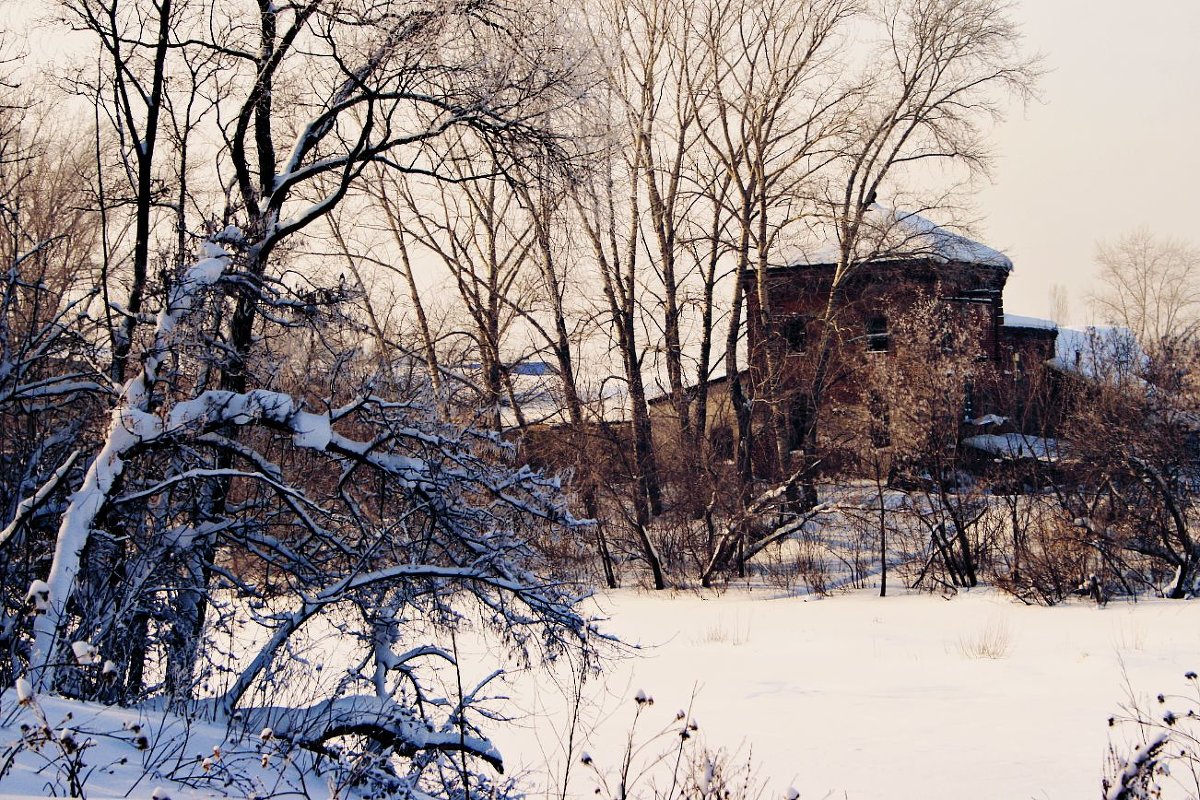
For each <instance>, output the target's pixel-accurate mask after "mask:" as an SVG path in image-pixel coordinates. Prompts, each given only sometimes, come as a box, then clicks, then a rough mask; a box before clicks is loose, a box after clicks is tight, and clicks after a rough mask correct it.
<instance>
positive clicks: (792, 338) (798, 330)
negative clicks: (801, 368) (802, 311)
mask: <svg viewBox="0 0 1200 800" xmlns="http://www.w3.org/2000/svg"><path fill="white" fill-rule="evenodd" d="M783 338H784V341H786V342H787V351H788V352H789V353H803V352H804V351H805V350H806V349H807V348H808V317H790V318H788V319H787V320H786V321H784V323H783Z"/></svg>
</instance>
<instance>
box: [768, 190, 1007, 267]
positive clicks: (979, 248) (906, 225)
mask: <svg viewBox="0 0 1200 800" xmlns="http://www.w3.org/2000/svg"><path fill="white" fill-rule="evenodd" d="M863 226H864V228H865V231H864V232H863V233H862V234H861V235H860V236H859V247H858V250H859V252H858V253H856V256H857V257H858V258H860V259H862V260H863V261H902V260H910V259H927V260H929V261H933V262H936V263H940V264H965V265H968V266H982V267H995V268H999V269H1002V270H1005V271H1006V272H1011V271H1012V268H1013V263H1012V260H1011V259H1010V258H1009V257H1008V256H1006V255H1004V253H1001V252H1000V251H999V250H995V249H993V248H991V247H988V246H987V245H985V244H980V243H979V242H976V241H975V240H973V239H968V238H967V237H966V236H963V235H962V234H960V233H955V232H954V231H952V230H949V229H948V228H944V227H942V226H941V225H937V224H936V223H934V222H931V221H930V220H928V219H926V218H925V217H922V216H921V215H920V214H916V213H913V212H911V211H902V210H899V209H894V208H893V209H889V208H884V207H883V206H881V205H879V204H878V203H876V204H874V205H872V206H871V207H870V208H869V209H867V212H866V213H865V214H864V216H863ZM838 256H839V248H838V246H837V244H836V243H827V244H825V245H822V246H818V247H815V248H812V249H809V250H806V251H805V252H802V253H799V254H796V255H794V256H792V257H791V258H790V259H788V261H787V264H788V266H804V265H809V266H822V265H828V264H836V263H837V261H838Z"/></svg>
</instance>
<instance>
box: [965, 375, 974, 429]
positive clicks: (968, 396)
mask: <svg viewBox="0 0 1200 800" xmlns="http://www.w3.org/2000/svg"><path fill="white" fill-rule="evenodd" d="M975 416H976V415H975V381H973V380H971V379H970V378H968V379H967V382H966V385H965V386H963V417H965V418H966V419H967V420H968V421H970V420H973V419H975Z"/></svg>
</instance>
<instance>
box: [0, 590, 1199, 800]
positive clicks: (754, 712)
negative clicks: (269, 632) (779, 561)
mask: <svg viewBox="0 0 1200 800" xmlns="http://www.w3.org/2000/svg"><path fill="white" fill-rule="evenodd" d="M876 593H877V590H873V589H864V590H857V591H852V592H849V593H838V594H835V595H834V596H832V597H830V598H827V599H821V598H819V597H813V596H798V595H794V594H791V593H789V592H787V591H786V590H780V589H774V588H765V587H761V586H760V587H756V588H754V589H753V590H748V589H744V588H743V589H731V590H728V591H725V592H723V593H721V594H719V595H718V594H714V593H699V592H681V593H674V592H660V593H649V592H642V591H636V590H620V591H617V592H612V593H609V594H607V595H605V596H602V597H599V598H598V599H597V600H596V601H595V604H596V611H597V613H599V614H601V615H602V616H604V617H607V620H606V621H604V622H602V623H601V628H602V629H604V630H606V631H608V632H612V633H616V634H618V635H620V636H621V637H622V638H623V639H624V640H625V641H627V642H629V643H632V644H635V645H638V646H640V648H641V649H640V650H639V651H638V652H635V653H633V654H631V655H630V656H628V657H626V658H623V659H620V660H617V661H616V662H615V663H612V664H610V665H609V667H608V668H607V669H606V670H605V672H604V673H602V674H601V675H600V676H599V677H593V678H589V679H588V681H587V682H586V683H585V684H584V689H583V696H584V699H585V704H584V706H583V707H582V720H581V725H580V727H579V730H578V732H577V735H576V738H575V741H574V744H573V749H572V752H571V753H569V754H567V753H565V752H564V750H565V742H566V740H567V729H568V725H567V723H568V720H569V717H570V708H571V704H570V702H569V700H568V698H569V696H570V694H571V692H570V690H569V689H568V688H567V687H569V685H570V683H571V681H570V672H569V670H567V669H566V668H565V667H564V668H562V669H561V670H560V671H558V672H557V673H546V672H538V671H536V669H535V670H534V671H528V672H520V671H518V672H514V673H513V674H512V675H511V676H510V677H509V679H508V680H509V685H508V686H507V687H505V691H502V692H499V693H501V694H505V695H507V696H509V697H510V698H512V700H511V701H510V702H509V703H508V704H502V705H500V706H498V707H499V708H502V709H504V710H505V711H506V712H508V713H510V714H513V715H515V722H514V724H513V725H511V726H507V727H506V726H505V725H503V724H500V723H492V724H489V725H488V726H487V730H488V732H489V733H491V734H492V741H493V742H494V744H495V745H496V746H497V747H498V749H499V750H500V751H501V753H502V754H503V755H504V759H505V765H506V770H505V772H506V774H507V775H517V776H519V777H520V778H521V779H522V781H523V783H524V784H525V785H526V787H527V788H528V790H529V796H530V798H531V800H533V799H534V798H537V800H541V798H544V797H546V796H547V795H546V794H545V793H544V790H545V789H546V788H547V787H552V786H553V785H554V784H555V783H556V781H557V776H561V774H562V767H563V764H564V763H565V761H569V762H570V763H571V764H572V765H573V768H572V776H571V780H570V791H569V795H568V796H569V797H572V798H579V799H580V800H582V799H583V798H586V797H593V796H594V794H593V791H594V788H595V785H596V778H595V772H594V771H593V768H592V767H585V766H584V765H582V764H581V763H580V761H581V759H582V758H583V755H584V753H585V752H586V753H587V754H588V755H589V757H590V759H591V761H592V762H593V766H594V769H595V770H599V771H601V772H608V771H609V770H612V769H614V768H615V767H616V766H617V764H618V763H619V761H620V758H621V756H622V753H623V748H624V745H625V741H626V735H627V732H628V726H629V723H630V721H631V720H632V719H633V717H634V714H635V711H636V710H637V709H638V708H639V706H638V704H637V703H636V702H635V697H636V696H637V695H638V694H639V693H640V694H642V695H643V696H644V697H646V698H647V699H648V698H650V697H653V698H654V701H655V702H654V704H653V705H648V704H643V705H642V706H640V708H641V709H642V711H641V713H642V722H643V724H642V726H641V728H640V729H639V730H640V732H641V734H642V736H641V737H640V738H639V740H638V741H639V742H641V741H643V740H644V739H645V738H646V736H648V735H649V734H651V733H653V732H655V731H657V730H660V729H662V728H664V727H666V728H667V729H668V734H667V736H666V737H665V739H664V740H663V742H664V746H665V747H667V748H670V747H672V745H673V743H674V742H676V741H678V740H677V739H676V738H674V737H675V736H677V734H676V733H674V731H676V730H677V729H680V728H681V727H682V725H683V724H684V723H682V722H680V721H678V719H677V716H676V715H677V713H678V712H677V709H685V710H686V711H685V714H686V718H687V721H689V722H696V721H697V720H699V721H701V722H700V723H699V724H698V730H697V731H696V733H695V735H694V736H693V737H692V739H691V744H690V745H689V746H692V745H695V744H699V743H702V744H703V745H705V746H707V747H709V748H725V749H726V750H727V751H734V750H738V751H739V753H740V758H741V759H744V758H745V757H746V756H750V757H751V758H752V760H753V763H754V764H755V765H756V768H757V777H758V778H760V779H761V780H763V781H765V782H766V789H765V791H764V793H763V794H762V795H761V796H762V797H763V798H779V797H781V796H795V797H798V798H814V799H819V798H825V797H829V798H849V799H850V800H859V799H861V798H888V799H889V800H893V799H896V800H907V799H908V798H912V799H913V800H917V799H918V798H920V799H921V800H941V799H942V798H945V799H946V800H951V798H953V800H961V798H964V797H970V798H972V800H991V799H992V798H995V799H996V800H1000V798H1003V799H1004V800H1010V799H1011V798H1068V797H1095V796H1098V795H1099V794H1100V778H1101V775H1102V774H1103V764H1104V758H1105V754H1106V752H1107V747H1108V744H1109V742H1110V738H1109V737H1110V735H1111V736H1112V737H1113V738H1112V740H1111V741H1113V742H1115V743H1118V744H1121V743H1123V742H1125V741H1126V738H1125V737H1126V736H1127V735H1128V734H1131V732H1130V731H1126V730H1124V729H1122V728H1120V727H1118V728H1115V729H1110V728H1109V726H1108V725H1107V719H1108V717H1109V716H1110V715H1112V714H1115V713H1119V712H1120V710H1121V706H1122V705H1123V704H1127V703H1128V702H1129V700H1130V694H1129V693H1130V691H1131V690H1132V692H1133V694H1134V696H1135V697H1136V698H1137V699H1138V700H1139V701H1140V702H1142V703H1143V704H1144V705H1145V706H1147V707H1150V708H1158V706H1156V705H1155V703H1154V699H1153V698H1154V696H1155V695H1156V694H1157V693H1159V692H1166V693H1172V692H1186V691H1188V689H1189V686H1188V685H1187V682H1186V681H1185V680H1184V677H1183V676H1184V673H1185V672H1186V671H1187V670H1192V669H1196V668H1197V667H1198V666H1200V603H1196V602H1188V601H1166V600H1156V599H1143V600H1141V601H1139V602H1137V603H1126V602H1114V603H1111V604H1109V605H1108V606H1106V607H1103V608H1100V607H1096V606H1095V605H1092V604H1090V603H1085V602H1083V601H1075V602H1071V603H1068V604H1065V605H1062V606H1058V607H1055V608H1042V607H1030V606H1025V605H1022V604H1020V603H1018V602H1016V601H1014V600H1012V599H1010V598H1008V597H1006V596H1004V595H1001V594H999V593H997V592H995V591H992V590H988V589H983V590H973V591H970V592H963V593H960V594H958V595H957V596H955V597H953V598H950V599H949V600H947V599H945V598H943V597H941V596H939V595H930V594H916V593H905V592H899V593H897V594H895V596H890V597H887V598H879V597H877V596H876ZM988 639H990V640H992V641H995V642H1000V646H998V647H996V648H994V649H995V650H996V651H997V653H998V656H999V657H995V658H989V657H982V656H980V655H979V654H978V649H979V648H978V643H980V642H981V641H985V640H988ZM459 644H460V648H461V654H462V657H463V675H462V679H463V681H464V682H467V683H468V684H470V685H473V684H474V683H475V681H476V680H478V679H479V678H481V677H483V676H485V675H487V674H488V673H490V671H491V669H492V668H493V666H494V665H495V663H496V661H495V659H496V654H495V652H492V651H489V650H487V649H486V648H484V647H483V646H482V645H481V644H479V642H478V641H476V640H474V637H462V638H460V639H459ZM341 655H342V660H345V659H346V658H347V656H346V655H345V654H341ZM337 656H338V654H336V653H327V654H326V655H325V656H324V657H323V662H324V663H325V664H326V665H327V667H328V668H329V669H327V672H329V673H330V678H331V679H335V678H336V674H335V673H336V672H337V670H336V669H333V667H334V666H335V664H336V663H338V658H337ZM317 663H322V662H317ZM513 666H514V668H515V665H513ZM448 679H449V680H451V681H452V680H454V678H453V677H452V676H448ZM451 685H453V684H451ZM25 689H26V691H28V687H25ZM15 694H16V693H15V692H12V691H9V692H7V693H4V694H3V695H2V696H0V712H2V713H0V745H2V744H4V743H7V742H9V741H11V740H13V739H14V738H15V737H16V736H18V735H19V734H18V732H17V731H16V730H15V726H16V724H17V722H18V720H19V718H20V717H21V714H20V713H18V714H11V713H10V712H11V711H13V710H14V709H13V707H14V705H15V700H16V697H15ZM41 702H42V704H43V706H44V707H45V710H46V713H47V717H48V718H49V719H50V721H51V724H56V725H58V724H61V722H60V721H61V720H63V719H64V717H65V714H66V712H67V711H71V712H72V714H73V719H72V720H71V725H72V728H73V730H74V731H75V732H76V735H77V736H78V735H84V736H86V735H89V732H105V733H112V734H114V735H112V736H100V737H98V738H96V741H97V743H98V748H97V749H96V750H94V751H91V752H89V759H88V760H89V763H95V764H103V765H109V766H111V767H112V769H113V773H112V774H107V773H106V772H105V771H104V770H103V769H102V770H99V771H97V773H95V774H94V775H93V776H92V778H91V779H90V781H89V784H88V786H87V789H88V791H87V796H88V797H91V798H114V797H121V796H126V792H128V791H129V790H130V785H131V782H132V781H133V780H136V776H137V775H138V774H139V773H138V770H139V768H140V759H141V755H140V754H139V753H138V751H137V750H136V749H135V748H134V747H133V746H132V745H131V743H130V742H131V740H132V738H133V734H132V733H131V732H130V731H129V730H128V726H129V725H130V724H133V723H140V724H141V725H143V726H144V728H145V729H147V730H148V731H149V732H150V733H151V734H152V738H153V739H154V740H155V741H159V740H160V739H161V740H162V741H170V740H171V739H172V738H173V737H176V738H179V740H180V741H183V742H185V744H184V751H183V753H182V755H183V756H184V758H183V762H184V763H183V765H182V768H181V769H180V770H179V771H178V773H177V774H180V775H181V776H191V777H192V778H193V779H195V781H196V785H195V786H193V787H190V788H189V787H186V786H182V785H180V784H178V783H174V782H172V781H170V780H168V779H166V777H165V776H163V777H156V776H152V777H150V778H147V779H145V780H143V781H142V782H141V783H139V784H137V785H136V786H135V788H134V789H133V793H132V794H130V795H128V796H131V797H147V796H149V793H150V791H151V790H152V788H153V787H155V786H157V785H160V784H161V785H164V786H165V787H166V788H167V790H168V792H169V794H170V795H171V796H172V797H175V798H200V797H221V796H225V795H223V794H222V787H221V786H220V785H219V783H220V770H219V769H218V770H214V773H213V774H212V776H211V779H208V778H207V776H205V775H204V773H203V772H202V771H201V768H200V766H199V763H200V759H201V757H203V756H205V755H206V754H209V753H212V752H213V750H212V748H213V747H214V746H219V747H220V749H221V751H222V753H223V755H221V756H220V757H219V764H228V765H229V766H230V767H233V766H235V765H236V766H237V769H238V770H239V771H244V774H245V775H246V776H247V779H248V781H249V782H250V783H251V784H253V786H254V788H255V790H257V791H259V792H262V796H275V795H274V793H275V792H280V793H282V792H285V791H295V785H294V780H295V779H294V777H293V778H291V779H288V778H285V779H283V780H282V781H280V778H279V775H278V773H276V766H277V765H278V764H280V763H281V762H280V761H279V759H278V758H277V757H272V760H271V764H270V767H269V768H261V767H259V766H257V765H258V760H259V758H260V754H262V753H263V752H268V753H272V752H274V746H273V745H272V744H270V743H268V742H266V741H264V739H267V738H272V737H266V736H262V737H260V736H259V734H258V731H259V730H261V728H259V727H254V728H253V733H250V734H248V735H244V736H234V737H233V738H229V737H228V736H227V734H226V732H225V730H224V728H223V727H222V726H215V725H206V724H196V725H193V726H186V725H184V724H183V723H182V722H178V721H173V719H172V718H170V717H164V716H163V715H161V714H159V713H156V712H138V711H133V710H122V709H117V708H106V707H102V706H97V705H90V704H78V703H69V702H67V701H63V700H59V699H54V698H42V700H41ZM123 724H124V725H125V726H126V727H125V728H123V727H122V725H123ZM6 726H7V727H6ZM159 731H162V733H161V734H159V733H158V732H159ZM81 732H82V733H81ZM156 747H157V745H156ZM658 752H660V751H659V750H656V749H654V748H651V749H650V750H648V751H645V752H644V753H643V756H640V757H639V758H642V759H643V760H645V759H646V758H649V756H650V754H651V753H658ZM121 757H125V758H128V759H129V764H127V765H123V766H117V765H115V764H114V762H115V761H116V760H117V759H118V758H121ZM736 760H737V759H735V761H736ZM41 763H43V762H40V761H39V760H37V759H34V760H32V761H26V760H21V761H19V762H18V765H17V768H16V769H15V770H14V772H13V773H11V774H10V775H9V776H7V777H6V778H5V779H4V780H3V781H0V800H6V799H7V800H11V798H16V797H21V798H24V797H41V796H44V794H45V785H46V780H47V774H45V773H43V774H37V773H36V772H34V771H33V769H34V768H36V767H37V766H40V765H41ZM637 763H638V762H637V759H635V768H636V767H637ZM547 764H549V768H547V766H546V765H547ZM609 774H611V773H609ZM209 780H211V783H209ZM306 784H307V786H308V790H309V791H310V793H311V796H312V797H314V798H318V797H323V796H326V795H325V792H324V790H323V789H322V781H321V779H311V780H308V781H306ZM793 787H794V790H795V791H794V794H793V793H792V792H791V791H790V790H791V789H792V788H793ZM239 788H240V790H241V792H242V793H241V794H238V793H235V796H244V793H245V791H246V789H247V788H249V787H248V786H247V785H246V784H244V783H243V784H242V785H241V786H240V787H239ZM641 788H642V789H644V790H646V791H647V792H648V791H649V790H648V784H647V783H645V782H643V784H642V785H641ZM635 796H637V797H643V796H652V795H649V794H646V793H642V792H639V793H635ZM1164 796H1165V797H1168V798H1175V797H1179V796H1180V795H1179V794H1171V793H1170V792H1168V794H1166V795H1164Z"/></svg>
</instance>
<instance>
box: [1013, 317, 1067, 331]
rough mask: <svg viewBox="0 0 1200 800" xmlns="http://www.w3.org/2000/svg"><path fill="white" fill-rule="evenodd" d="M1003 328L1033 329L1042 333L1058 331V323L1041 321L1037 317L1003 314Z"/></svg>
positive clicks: (1047, 320)
mask: <svg viewBox="0 0 1200 800" xmlns="http://www.w3.org/2000/svg"><path fill="white" fill-rule="evenodd" d="M1004 327H1006V328H1034V329H1037V330H1043V331H1056V330H1058V323H1056V322H1054V321H1053V320H1049V319H1041V318H1039V317H1023V316H1021V315H1020V314H1005V315H1004Z"/></svg>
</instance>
